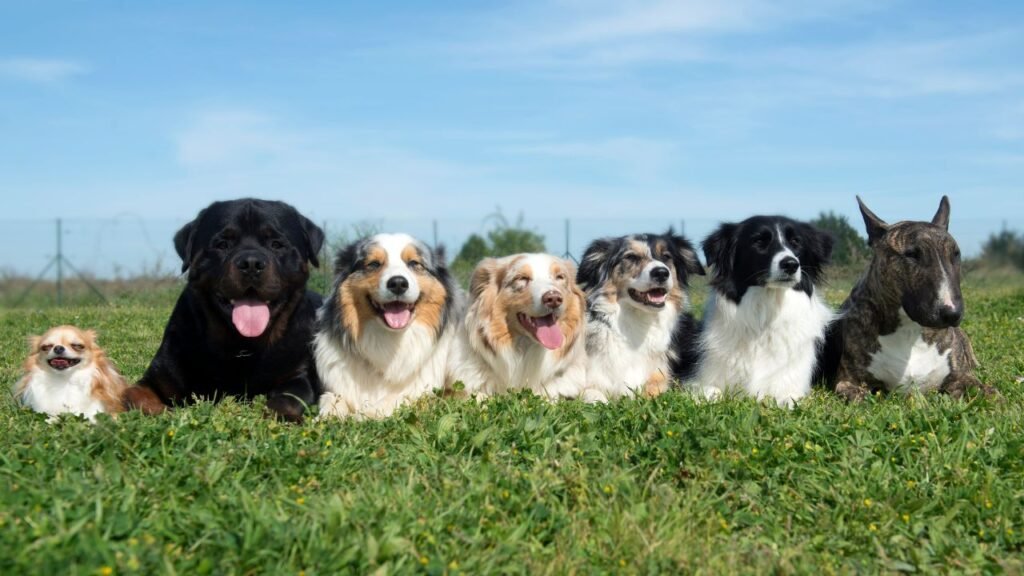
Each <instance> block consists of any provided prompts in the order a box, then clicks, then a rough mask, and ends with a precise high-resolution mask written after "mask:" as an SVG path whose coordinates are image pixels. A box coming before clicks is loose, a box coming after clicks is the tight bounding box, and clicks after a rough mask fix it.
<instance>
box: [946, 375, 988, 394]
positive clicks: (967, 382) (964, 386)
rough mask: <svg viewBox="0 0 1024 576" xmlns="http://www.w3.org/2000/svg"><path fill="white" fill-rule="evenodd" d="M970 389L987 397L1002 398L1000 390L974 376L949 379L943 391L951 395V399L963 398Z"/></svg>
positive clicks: (958, 376)
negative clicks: (976, 390)
mask: <svg viewBox="0 0 1024 576" xmlns="http://www.w3.org/2000/svg"><path fill="white" fill-rule="evenodd" d="M970 388H976V389H978V391H980V392H981V393H982V394H984V395H985V396H990V397H993V398H1002V394H1000V393H999V391H998V390H996V389H995V388H993V387H992V386H989V385H988V384H985V383H984V382H982V381H981V380H978V378H977V377H976V376H974V374H958V375H956V376H953V377H951V378H949V379H948V380H947V381H946V382H945V383H943V385H942V391H943V392H945V393H946V394H949V396H950V397H951V398H962V397H963V395H964V394H965V393H966V392H967V390H968V389H970Z"/></svg>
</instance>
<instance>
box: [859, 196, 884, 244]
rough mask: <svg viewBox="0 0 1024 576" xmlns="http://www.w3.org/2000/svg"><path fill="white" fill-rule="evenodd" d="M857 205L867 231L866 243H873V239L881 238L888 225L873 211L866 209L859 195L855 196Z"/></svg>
mask: <svg viewBox="0 0 1024 576" xmlns="http://www.w3.org/2000/svg"><path fill="white" fill-rule="evenodd" d="M857 205H858V206H860V214H861V216H863V217H864V226H865V228H867V231H868V245H871V244H874V242H875V240H878V239H879V238H881V237H882V235H884V234H885V232H886V230H888V229H889V225H888V224H886V223H885V220H882V219H881V218H879V217H878V216H875V213H874V212H872V211H871V210H868V207H867V205H865V204H864V201H863V200H861V199H860V196H857Z"/></svg>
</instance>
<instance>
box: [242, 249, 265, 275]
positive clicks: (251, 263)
mask: <svg viewBox="0 0 1024 576" xmlns="http://www.w3.org/2000/svg"><path fill="white" fill-rule="evenodd" d="M235 267H237V268H238V271H239V272H241V273H243V274H246V275H248V276H259V275H260V274H261V273H262V272H263V271H264V270H266V268H267V258H266V257H265V256H263V255H261V254H257V253H254V252H246V253H245V254H240V255H239V256H238V258H236V259H235Z"/></svg>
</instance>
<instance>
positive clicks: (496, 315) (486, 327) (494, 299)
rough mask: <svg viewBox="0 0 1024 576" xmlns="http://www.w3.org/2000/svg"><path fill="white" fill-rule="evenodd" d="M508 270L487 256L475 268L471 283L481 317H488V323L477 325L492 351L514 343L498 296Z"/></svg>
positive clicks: (502, 303) (482, 337) (471, 291)
mask: <svg viewBox="0 0 1024 576" xmlns="http://www.w3.org/2000/svg"><path fill="white" fill-rule="evenodd" d="M506 270H507V268H502V267H499V266H498V261H497V260H496V259H494V258H485V259H484V260H482V261H481V262H480V264H478V265H477V267H476V269H475V270H473V278H472V280H471V281H470V284H469V290H470V293H471V294H472V295H473V298H474V299H476V302H477V304H476V305H477V306H478V307H479V309H480V317H481V318H487V319H488V321H487V323H486V324H481V325H479V326H477V330H478V331H479V333H480V337H481V339H482V340H483V342H484V343H485V344H486V345H487V347H488V348H490V349H491V351H497V350H498V349H504V348H508V347H509V346H511V345H512V333H511V331H510V330H509V325H508V319H507V314H506V313H505V310H504V302H503V301H499V298H498V296H499V288H500V286H501V284H502V283H503V282H504V278H505V272H506Z"/></svg>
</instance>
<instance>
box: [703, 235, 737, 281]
mask: <svg viewBox="0 0 1024 576" xmlns="http://www.w3.org/2000/svg"><path fill="white" fill-rule="evenodd" d="M701 246H702V247H703V248H704V260H705V261H706V262H707V263H708V266H714V268H715V276H717V277H719V278H725V277H727V276H728V275H729V274H730V273H731V271H732V258H733V254H734V253H735V252H736V224H722V225H721V226H719V227H718V230H715V231H714V232H712V233H711V235H710V236H708V237H707V238H705V239H704V242H702V243H701Z"/></svg>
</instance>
